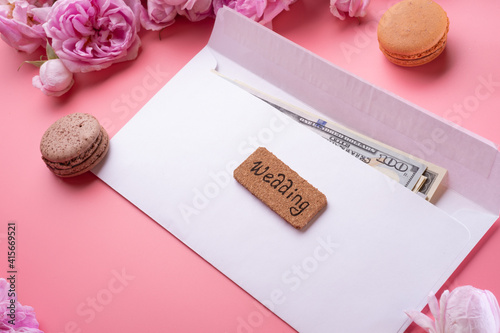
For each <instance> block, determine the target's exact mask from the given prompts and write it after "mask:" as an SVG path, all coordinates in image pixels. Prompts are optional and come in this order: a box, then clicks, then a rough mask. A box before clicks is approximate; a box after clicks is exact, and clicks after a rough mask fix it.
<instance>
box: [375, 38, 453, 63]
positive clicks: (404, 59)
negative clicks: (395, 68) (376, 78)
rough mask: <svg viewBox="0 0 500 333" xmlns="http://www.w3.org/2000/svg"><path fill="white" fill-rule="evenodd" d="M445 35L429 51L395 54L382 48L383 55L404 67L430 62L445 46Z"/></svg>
mask: <svg viewBox="0 0 500 333" xmlns="http://www.w3.org/2000/svg"><path fill="white" fill-rule="evenodd" d="M446 40H447V38H446V36H444V37H443V39H442V40H441V41H440V43H439V44H437V45H436V47H435V49H433V50H432V52H430V53H425V54H424V53H422V54H418V55H416V56H402V55H397V54H391V53H388V52H387V51H385V50H382V49H381V50H382V52H383V53H384V55H385V56H386V57H387V59H389V61H391V62H392V63H394V64H396V65H400V66H404V67H415V66H420V65H424V64H427V63H429V62H431V61H432V60H434V59H436V58H437V57H438V56H439V55H440V54H441V53H442V52H443V51H444V49H445V46H446Z"/></svg>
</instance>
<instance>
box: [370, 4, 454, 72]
mask: <svg viewBox="0 0 500 333" xmlns="http://www.w3.org/2000/svg"><path fill="white" fill-rule="evenodd" d="M448 29H449V20H448V17H447V15H446V12H445V11H444V10H443V9H442V8H441V6H439V5H438V4H437V3H435V2H434V1H431V0H404V1H401V2H399V3H397V4H395V5H394V6H392V7H391V8H389V10H387V12H386V13H384V15H383V16H382V18H381V19H380V21H379V25H378V30H377V35H378V40H379V45H380V49H381V50H382V52H383V53H384V54H385V55H386V56H387V58H388V59H389V60H390V61H392V62H394V63H396V64H398V65H403V66H417V65H421V64H425V63H427V62H429V61H431V60H433V59H435V58H436V57H437V56H438V55H439V54H441V53H442V51H443V50H444V47H445V45H446V39H447V33H448Z"/></svg>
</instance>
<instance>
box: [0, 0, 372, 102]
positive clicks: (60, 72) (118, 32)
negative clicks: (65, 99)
mask: <svg viewBox="0 0 500 333" xmlns="http://www.w3.org/2000/svg"><path fill="white" fill-rule="evenodd" d="M294 1H295V0H0V35H1V38H2V39H3V40H4V41H5V42H6V43H7V44H9V45H10V46H11V47H13V48H15V49H17V50H19V51H24V52H27V53H32V52H34V51H35V50H37V49H38V48H39V47H45V48H46V50H47V52H46V53H47V59H44V60H38V61H29V63H31V64H33V65H36V66H39V67H40V75H37V76H35V77H34V78H33V85H34V86H35V87H37V88H40V89H41V90H42V91H43V92H44V93H45V94H47V95H52V96H60V95H62V94H64V93H66V92H67V91H68V90H69V89H70V88H71V86H72V85H73V82H74V80H73V73H85V72H91V71H97V70H101V69H104V68H107V67H109V66H111V65H112V64H114V63H117V62H121V61H127V60H132V59H135V58H136V57H137V54H138V51H139V48H140V46H141V40H140V38H139V36H138V32H139V31H140V29H146V30H161V29H165V28H166V27H168V26H169V25H171V24H173V23H174V21H175V19H176V17H177V16H179V15H180V16H184V17H186V18H187V19H188V20H190V21H199V20H203V19H205V18H207V17H213V16H215V14H216V13H217V11H218V10H219V9H220V8H221V7H222V6H228V7H230V8H232V9H234V10H236V11H238V12H240V13H242V14H243V15H245V16H247V17H249V18H251V19H253V20H255V21H257V22H260V23H262V24H266V23H269V22H271V20H272V19H273V18H274V17H276V16H277V15H278V14H279V13H281V12H282V11H283V10H288V6H289V5H290V4H291V3H293V2H294ZM368 1H369V0H330V9H331V12H332V14H334V15H335V16H337V17H339V18H340V19H344V18H345V16H346V14H347V15H349V16H351V17H353V16H356V17H359V16H364V15H365V8H366V6H367V5H368Z"/></svg>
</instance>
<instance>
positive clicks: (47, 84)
mask: <svg viewBox="0 0 500 333" xmlns="http://www.w3.org/2000/svg"><path fill="white" fill-rule="evenodd" d="M32 83H33V86H34V87H35V88H38V89H40V90H42V92H43V93H44V94H45V95H47V96H61V95H63V94H65V93H66V92H67V91H68V90H69V89H71V87H72V86H73V83H74V80H73V73H71V72H70V71H69V70H68V69H67V68H66V66H64V64H63V62H62V61H61V60H60V59H51V60H48V61H46V62H45V63H44V64H43V65H42V66H41V67H40V75H37V76H35V77H33V81H32Z"/></svg>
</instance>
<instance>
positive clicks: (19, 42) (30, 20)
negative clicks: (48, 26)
mask: <svg viewBox="0 0 500 333" xmlns="http://www.w3.org/2000/svg"><path fill="white" fill-rule="evenodd" d="M51 5H52V0H50V1H36V0H30V1H27V0H0V34H1V36H2V39H3V40H4V41H5V42H6V43H7V44H8V45H9V46H11V47H13V48H15V49H16V50H19V51H24V52H27V53H32V52H34V51H35V50H36V49H37V48H38V47H40V46H42V47H43V46H45V43H46V36H45V31H44V30H43V27H42V23H44V22H45V15H46V12H48V11H49V10H50V6H51Z"/></svg>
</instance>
